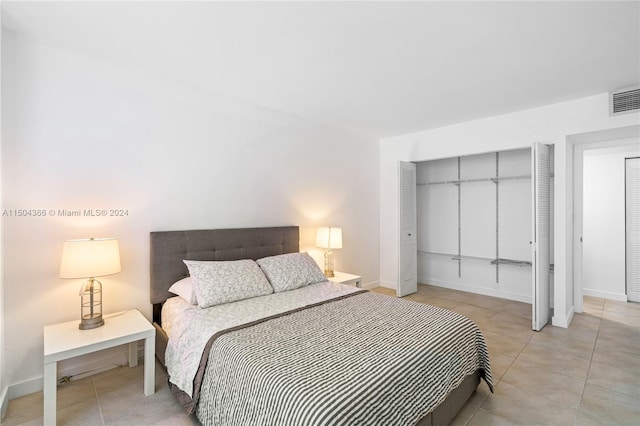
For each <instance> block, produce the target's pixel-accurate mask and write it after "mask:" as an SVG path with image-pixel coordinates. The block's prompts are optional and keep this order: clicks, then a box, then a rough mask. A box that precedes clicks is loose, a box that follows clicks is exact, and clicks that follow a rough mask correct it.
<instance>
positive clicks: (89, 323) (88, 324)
mask: <svg viewBox="0 0 640 426" xmlns="http://www.w3.org/2000/svg"><path fill="white" fill-rule="evenodd" d="M103 325H104V320H103V319H102V315H100V314H98V315H94V316H93V318H90V317H89V315H87V316H85V317H82V319H81V320H80V324H78V328H79V329H80V330H91V329H92V328H98V327H101V326H103Z"/></svg>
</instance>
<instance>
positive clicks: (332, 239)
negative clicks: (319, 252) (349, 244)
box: [316, 226, 342, 278]
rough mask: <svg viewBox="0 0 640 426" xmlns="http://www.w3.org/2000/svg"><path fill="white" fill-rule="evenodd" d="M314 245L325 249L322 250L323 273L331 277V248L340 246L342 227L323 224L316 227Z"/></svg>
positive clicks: (339, 247) (332, 274)
mask: <svg viewBox="0 0 640 426" xmlns="http://www.w3.org/2000/svg"><path fill="white" fill-rule="evenodd" d="M316 247H320V248H324V249H327V251H325V252H324V275H325V277H329V278H330V277H333V276H334V273H333V252H332V251H331V249H341V248H342V228H336V227H332V226H323V227H320V228H318V234H317V236H316Z"/></svg>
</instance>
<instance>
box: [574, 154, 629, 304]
mask: <svg viewBox="0 0 640 426" xmlns="http://www.w3.org/2000/svg"><path fill="white" fill-rule="evenodd" d="M638 156H640V145H637V147H636V149H635V150H631V149H629V148H628V147H624V146H623V147H620V148H613V149H611V148H608V149H594V150H588V151H585V152H584V163H583V191H584V195H583V233H582V235H583V243H582V256H583V269H582V290H583V294H584V295H587V296H596V297H604V298H608V299H613V300H622V301H626V300H627V297H626V285H625V283H626V281H625V276H626V270H625V158H631V157H638Z"/></svg>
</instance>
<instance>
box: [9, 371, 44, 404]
mask: <svg viewBox="0 0 640 426" xmlns="http://www.w3.org/2000/svg"><path fill="white" fill-rule="evenodd" d="M41 390H42V376H39V377H34V378H33V379H29V380H24V381H22V382H20V383H14V384H12V385H9V387H8V389H7V399H8V400H12V399H16V398H20V397H21V396H25V395H29V394H32V393H36V392H40V391H41Z"/></svg>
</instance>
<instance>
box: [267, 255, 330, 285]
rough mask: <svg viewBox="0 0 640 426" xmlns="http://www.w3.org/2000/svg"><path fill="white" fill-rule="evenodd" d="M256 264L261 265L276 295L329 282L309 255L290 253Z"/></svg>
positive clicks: (271, 257)
mask: <svg viewBox="0 0 640 426" xmlns="http://www.w3.org/2000/svg"><path fill="white" fill-rule="evenodd" d="M256 262H257V263H258V265H260V268H261V269H262V271H263V272H264V274H265V275H266V276H267V278H268V279H269V282H270V283H271V286H272V287H273V290H274V291H275V292H276V293H278V292H281V291H287V290H293V289H296V288H300V287H304V286H306V285H309V284H315V283H319V282H322V281H327V278H326V277H325V276H324V274H323V273H322V271H321V270H320V268H319V267H318V265H317V264H316V262H315V261H314V260H313V259H312V258H311V256H309V254H308V253H288V254H281V255H278V256H270V257H263V258H262V259H258V260H257V261H256Z"/></svg>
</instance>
